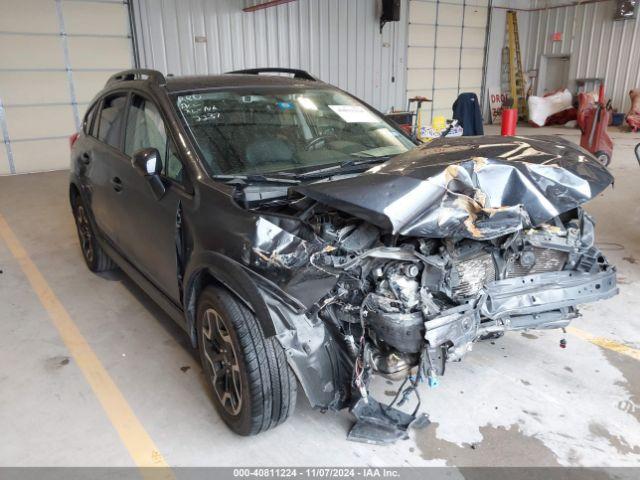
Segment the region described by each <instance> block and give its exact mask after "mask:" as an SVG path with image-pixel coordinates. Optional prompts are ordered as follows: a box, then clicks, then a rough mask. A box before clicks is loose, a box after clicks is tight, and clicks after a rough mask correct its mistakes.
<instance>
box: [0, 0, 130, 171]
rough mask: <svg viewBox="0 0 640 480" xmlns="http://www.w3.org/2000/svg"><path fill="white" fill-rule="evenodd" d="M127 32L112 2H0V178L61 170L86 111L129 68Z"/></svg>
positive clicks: (122, 11)
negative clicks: (109, 80) (111, 78)
mask: <svg viewBox="0 0 640 480" xmlns="http://www.w3.org/2000/svg"><path fill="white" fill-rule="evenodd" d="M128 28H129V27H128V11H127V7H126V5H125V4H123V2H122V1H118V0H111V1H110V0H103V1H101V2H99V3H98V2H89V1H85V0H0V137H1V138H2V140H3V142H4V145H0V174H11V173H26V172H36V171H43V170H56V169H63V168H68V166H69V142H68V137H69V135H71V134H72V133H74V132H75V131H76V129H77V128H78V124H79V119H80V118H81V117H82V115H83V114H84V111H85V109H86V106H87V103H88V102H89V101H90V100H91V98H92V97H93V96H94V95H95V94H96V93H97V92H98V91H99V90H101V89H102V87H103V86H104V82H105V80H106V78H107V77H108V76H109V75H111V74H112V73H113V72H115V71H118V70H122V69H123V68H130V66H131V61H132V56H131V41H130V39H129V37H128V35H129V32H128Z"/></svg>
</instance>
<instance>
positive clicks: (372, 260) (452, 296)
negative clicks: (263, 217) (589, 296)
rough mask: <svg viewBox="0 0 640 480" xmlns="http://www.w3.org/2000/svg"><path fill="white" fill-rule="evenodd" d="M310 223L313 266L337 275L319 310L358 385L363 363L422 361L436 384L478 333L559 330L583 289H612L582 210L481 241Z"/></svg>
mask: <svg viewBox="0 0 640 480" xmlns="http://www.w3.org/2000/svg"><path fill="white" fill-rule="evenodd" d="M309 223H310V224H312V225H314V228H315V230H316V233H317V234H318V235H319V236H320V237H321V238H323V239H324V240H325V241H327V242H328V246H327V247H325V248H324V249H323V250H322V251H320V252H318V253H315V254H313V255H312V256H311V263H312V265H314V266H315V267H317V268H318V269H320V270H322V271H325V272H327V273H330V274H332V275H335V276H337V277H338V282H337V284H336V286H335V288H334V289H333V290H332V291H331V292H330V293H329V294H328V295H327V296H325V297H324V298H323V299H322V301H321V302H319V305H320V308H319V311H318V314H319V316H320V317H321V318H322V319H323V320H325V321H326V322H330V323H333V324H334V325H337V326H338V328H339V332H340V334H341V335H342V336H343V340H344V342H345V343H346V344H347V345H348V346H349V350H350V353H351V355H352V357H353V359H354V361H355V362H356V385H358V378H357V375H358V374H359V373H360V372H365V371H366V369H367V368H371V369H372V370H373V371H377V372H378V373H381V374H384V375H388V376H392V377H401V376H404V375H406V374H407V373H408V372H409V371H411V369H412V368H413V367H417V366H420V367H421V368H420V369H419V372H422V374H423V375H424V376H425V377H428V378H429V379H430V381H436V380H435V379H436V378H437V376H438V375H441V374H442V373H443V372H444V368H445V362H446V361H447V360H460V359H461V358H462V357H463V356H464V354H465V353H466V352H467V351H469V350H471V348H472V344H473V342H475V341H477V340H479V339H482V338H487V337H491V336H497V335H501V334H502V332H504V331H505V330H516V329H526V328H558V327H563V326H565V325H566V324H568V323H569V321H570V320H571V319H572V318H575V317H576V316H577V315H578V311H577V309H576V307H575V303H576V300H577V297H578V296H581V297H583V298H584V293H585V291H586V290H589V289H591V290H593V291H594V293H596V294H597V295H598V296H599V297H600V298H601V297H602V296H603V295H605V296H606V292H609V293H610V295H608V296H612V295H614V294H615V293H616V286H615V277H614V273H613V270H612V268H611V267H609V266H608V264H607V263H606V261H605V259H604V257H603V256H602V255H601V253H600V252H599V251H598V250H597V248H596V247H595V246H594V244H593V221H592V220H591V218H590V217H589V216H588V215H587V214H586V213H585V212H583V211H582V210H581V209H575V210H573V211H571V212H568V213H566V214H564V215H562V216H561V217H557V218H556V219H555V220H554V222H553V224H543V225H542V226H540V227H539V228H536V229H529V230H525V231H519V232H516V233H513V234H509V235H505V236H501V237H498V238H495V239H492V240H489V241H474V240H469V239H460V240H457V241H456V240H454V239H451V238H445V239H412V238H403V237H398V236H389V235H383V234H381V232H380V231H379V230H378V229H377V228H376V227H374V226H372V225H370V224H368V223H366V222H362V221H359V220H355V219H353V218H352V217H351V218H349V217H343V216H341V215H340V214H338V213H335V212H327V213H323V214H316V215H315V216H313V217H312V218H310V219H309ZM598 272H601V273H602V275H601V276H596V277H593V274H594V273H598ZM583 276H584V278H583ZM594 278H597V280H595V281H594V280H593V279H594ZM572 289H573V290H575V295H572V294H571V292H572V291H573V290H572ZM580 301H581V302H582V301H584V300H583V299H582V300H580Z"/></svg>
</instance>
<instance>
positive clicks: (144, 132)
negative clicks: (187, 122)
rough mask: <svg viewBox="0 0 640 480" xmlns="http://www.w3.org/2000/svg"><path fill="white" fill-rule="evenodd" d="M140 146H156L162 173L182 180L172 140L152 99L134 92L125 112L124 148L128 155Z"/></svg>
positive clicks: (178, 180)
mask: <svg viewBox="0 0 640 480" xmlns="http://www.w3.org/2000/svg"><path fill="white" fill-rule="evenodd" d="M142 148H156V149H157V150H158V152H160V159H161V160H162V175H163V176H164V177H166V178H169V179H171V180H174V181H176V182H178V183H182V180H183V167H182V163H181V162H180V159H179V158H178V155H177V150H176V147H175V145H174V143H173V141H172V140H171V138H170V137H169V135H167V131H166V129H165V126H164V120H163V119H162V115H160V112H159V111H158V109H157V107H156V106H155V105H154V104H153V103H152V102H150V101H148V100H145V99H144V98H142V97H140V96H138V95H135V94H134V95H133V96H132V97H131V106H130V107H129V113H128V116H127V132H126V135H125V143H124V151H125V153H126V154H127V155H129V156H132V155H133V154H134V153H135V152H137V151H138V150H140V149H142Z"/></svg>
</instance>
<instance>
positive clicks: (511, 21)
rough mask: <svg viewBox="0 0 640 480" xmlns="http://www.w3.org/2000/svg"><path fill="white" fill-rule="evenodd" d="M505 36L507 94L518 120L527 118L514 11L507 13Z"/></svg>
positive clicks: (518, 37) (516, 19)
mask: <svg viewBox="0 0 640 480" xmlns="http://www.w3.org/2000/svg"><path fill="white" fill-rule="evenodd" d="M507 35H508V41H509V43H508V45H509V92H510V95H511V98H512V99H513V106H514V107H515V108H517V109H518V117H519V118H524V119H526V118H527V98H526V96H525V92H524V89H525V85H524V74H523V72H522V55H521V54H520V36H519V35H518V16H517V13H516V12H515V11H514V10H508V11H507Z"/></svg>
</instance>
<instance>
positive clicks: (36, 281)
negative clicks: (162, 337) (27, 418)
mask: <svg viewBox="0 0 640 480" xmlns="http://www.w3.org/2000/svg"><path fill="white" fill-rule="evenodd" d="M0 237H2V239H3V240H4V242H5V243H6V244H7V247H9V251H10V252H11V254H12V255H13V256H14V257H15V258H16V260H17V261H18V263H19V264H20V267H21V268H22V271H23V272H24V274H25V275H26V277H27V279H28V280H29V283H31V286H32V288H33V290H34V291H35V293H36V295H37V296H38V298H39V299H40V302H41V303H42V306H43V307H44V308H45V310H46V311H47V313H48V314H49V317H50V318H51V321H52V322H53V325H54V326H55V327H56V329H57V330H58V333H59V334H60V336H61V337H62V340H63V342H64V344H65V345H66V346H67V348H68V349H69V352H70V353H71V356H72V357H73V359H74V360H75V362H76V364H77V365H78V367H80V370H81V371H82V373H83V374H84V377H85V378H86V379H87V382H89V385H90V386H91V388H92V389H93V392H94V393H95V395H96V397H97V398H98V400H99V401H100V403H101V404H102V408H104V411H105V412H106V414H107V416H108V417H109V420H110V421H111V423H112V424H113V426H114V427H115V429H116V430H117V432H118V434H119V435H120V438H121V439H122V442H123V443H124V445H125V447H126V448H127V450H128V451H129V453H130V454H131V457H132V458H133V460H134V461H135V463H136V464H137V465H138V466H139V467H165V469H162V470H160V469H155V468H153V469H146V468H143V469H142V470H141V471H142V474H143V476H145V477H152V478H161V477H164V478H174V476H173V473H172V471H171V470H170V468H168V467H169V465H168V464H167V462H166V461H165V459H164V458H163V456H162V455H161V454H160V452H159V450H158V447H157V446H156V445H155V443H154V442H153V440H151V437H149V434H148V433H147V432H146V431H145V429H144V427H143V426H142V424H141V423H140V420H138V418H137V417H136V415H135V413H133V410H132V409H131V407H130V406H129V404H128V403H127V401H126V400H125V398H124V396H123V395H122V392H120V390H119V389H118V387H117V386H116V384H115V382H114V381H113V379H112V378H111V377H110V376H109V373H108V372H107V370H106V369H105V368H104V366H103V365H102V363H100V360H99V359H98V357H97V356H96V354H95V353H94V352H93V350H92V349H91V347H90V346H89V344H88V343H87V341H86V340H85V338H84V337H83V336H82V333H80V330H79V329H78V327H77V325H76V324H75V323H74V322H73V320H72V319H71V317H70V316H69V313H68V312H67V310H66V309H65V308H64V306H63V305H62V303H61V302H60V300H58V298H57V297H56V295H55V293H53V290H52V289H51V287H49V284H48V283H47V281H46V280H45V279H44V277H43V276H42V273H40V270H38V267H36V265H35V264H34V263H33V261H32V260H31V258H29V255H28V254H27V252H26V250H25V249H24V248H23V247H22V245H21V243H20V241H19V240H18V238H17V237H16V235H15V234H14V233H13V231H12V230H11V228H10V227H9V224H8V223H7V222H6V220H5V219H4V217H3V216H2V215H0ZM159 474H160V475H159Z"/></svg>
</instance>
